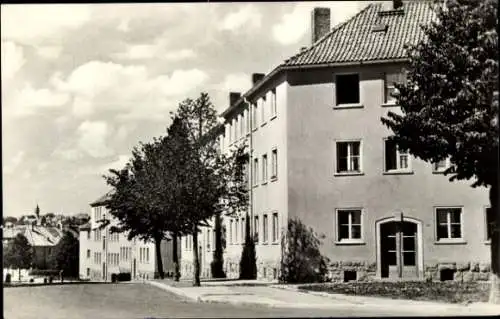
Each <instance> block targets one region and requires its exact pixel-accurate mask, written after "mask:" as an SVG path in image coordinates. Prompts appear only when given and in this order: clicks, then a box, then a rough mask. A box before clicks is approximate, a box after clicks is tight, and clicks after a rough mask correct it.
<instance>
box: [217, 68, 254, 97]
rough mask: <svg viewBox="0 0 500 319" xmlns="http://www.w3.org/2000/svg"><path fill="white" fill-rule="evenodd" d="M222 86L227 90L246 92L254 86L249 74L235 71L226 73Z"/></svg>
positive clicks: (222, 88)
mask: <svg viewBox="0 0 500 319" xmlns="http://www.w3.org/2000/svg"><path fill="white" fill-rule="evenodd" d="M220 87H221V90H223V91H225V92H241V93H244V92H246V91H247V90H249V89H250V88H251V87H252V83H251V81H250V76H249V75H248V74H245V73H233V74H228V75H226V77H225V78H224V81H223V82H222V84H221V85H220Z"/></svg>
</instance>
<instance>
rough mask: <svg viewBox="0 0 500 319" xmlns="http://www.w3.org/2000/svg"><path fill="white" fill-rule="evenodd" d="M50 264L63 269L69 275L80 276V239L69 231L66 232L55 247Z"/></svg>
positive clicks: (54, 267)
mask: <svg viewBox="0 0 500 319" xmlns="http://www.w3.org/2000/svg"><path fill="white" fill-rule="evenodd" d="M50 265H51V267H52V268H53V269H59V270H62V271H63V272H64V274H65V275H67V276H71V277H77V276H78V267H79V244H78V239H76V238H75V237H74V236H73V235H72V234H71V233H70V232H69V231H65V232H64V234H63V237H62V238H61V240H60V241H59V243H57V245H56V246H55V247H54V251H53V253H52V255H51V256H50Z"/></svg>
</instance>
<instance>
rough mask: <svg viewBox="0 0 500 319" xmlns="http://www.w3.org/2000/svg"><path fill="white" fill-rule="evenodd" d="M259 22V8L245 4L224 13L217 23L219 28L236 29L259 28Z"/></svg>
mask: <svg viewBox="0 0 500 319" xmlns="http://www.w3.org/2000/svg"><path fill="white" fill-rule="evenodd" d="M261 24H262V14H261V13H260V11H259V9H257V8H256V7H255V6H254V5H252V4H247V5H245V6H241V7H240V8H239V10H237V11H235V12H231V13H229V14H228V15H226V17H225V18H224V19H223V20H222V22H221V24H220V25H219V29H221V30H230V31H237V30H239V29H240V28H242V27H245V28H259V27H260V26H261Z"/></svg>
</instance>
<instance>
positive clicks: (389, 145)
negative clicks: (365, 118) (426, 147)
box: [385, 140, 411, 172]
mask: <svg viewBox="0 0 500 319" xmlns="http://www.w3.org/2000/svg"><path fill="white" fill-rule="evenodd" d="M410 164H411V162H410V154H409V153H408V151H404V152H403V151H400V150H399V147H398V145H397V144H396V143H395V142H393V141H390V140H385V171H386V172H391V171H409V170H411V165H410Z"/></svg>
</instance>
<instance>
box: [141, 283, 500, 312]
mask: <svg viewBox="0 0 500 319" xmlns="http://www.w3.org/2000/svg"><path fill="white" fill-rule="evenodd" d="M145 283H146V284H150V285H153V286H156V287H158V288H160V289H164V290H166V291H169V292H171V293H174V294H176V295H178V296H181V297H184V298H186V299H188V300H191V301H195V302H207V303H229V304H235V305H259V306H267V307H275V308H314V309H332V310H334V309H346V308H353V307H363V308H365V309H367V308H368V309H373V310H382V311H390V310H395V309H397V310H398V311H401V310H404V311H406V312H408V315H412V316H415V315H445V316H460V315H498V314H500V306H497V305H490V304H486V303H473V304H469V305H460V304H446V303H437V302H424V301H413V300H395V299H388V298H376V297H361V296H347V295H341V294H327V293H321V292H302V291H298V290H297V289H296V286H293V285H270V284H269V282H261V281H256V280H247V281H243V280H238V281H219V282H214V281H212V282H202V283H201V287H192V285H191V281H180V282H174V281H169V280H154V281H146V282H145Z"/></svg>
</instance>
